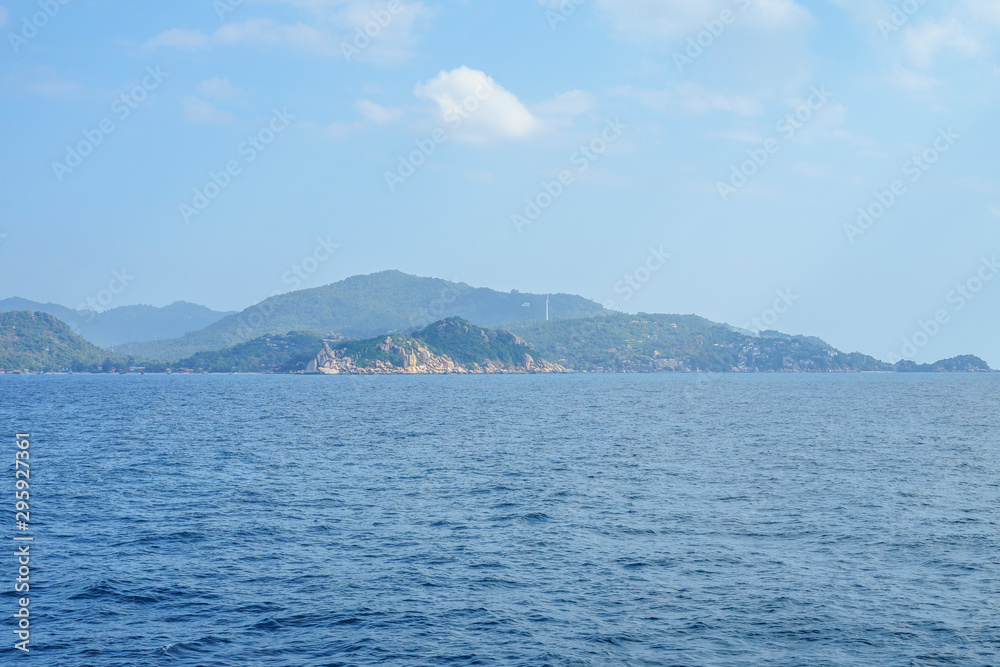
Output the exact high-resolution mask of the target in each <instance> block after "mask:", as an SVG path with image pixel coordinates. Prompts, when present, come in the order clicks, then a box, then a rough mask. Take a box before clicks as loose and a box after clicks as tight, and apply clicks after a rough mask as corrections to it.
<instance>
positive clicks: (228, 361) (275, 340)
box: [151, 331, 323, 373]
mask: <svg viewBox="0 0 1000 667" xmlns="http://www.w3.org/2000/svg"><path fill="white" fill-rule="evenodd" d="M322 347H323V337H322V336H320V335H319V334H313V333H303V332H298V331H293V332H291V333H289V334H286V335H284V336H278V335H267V336H261V337H260V338H258V339H256V340H252V341H249V342H246V343H241V344H239V345H236V346H235V347H230V348H226V349H223V350H218V351H215V352H199V353H197V354H195V355H194V356H192V357H190V358H188V359H184V360H182V361H178V362H176V363H174V364H170V366H171V367H172V368H177V369H181V368H183V369H192V370H195V371H205V372H208V373H294V372H296V371H304V370H305V369H306V366H307V365H308V364H309V362H310V361H312V360H313V359H315V358H316V354H317V353H318V352H319V350H320V349H321V348H322ZM166 365H167V364H163V363H160V364H156V363H155V362H154V363H153V364H152V365H151V367H154V368H158V366H166Z"/></svg>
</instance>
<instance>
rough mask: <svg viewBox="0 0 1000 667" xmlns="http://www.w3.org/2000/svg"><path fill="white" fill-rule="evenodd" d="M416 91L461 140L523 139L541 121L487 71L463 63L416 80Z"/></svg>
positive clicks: (478, 141)
mask: <svg viewBox="0 0 1000 667" xmlns="http://www.w3.org/2000/svg"><path fill="white" fill-rule="evenodd" d="M413 94H414V95H416V96H417V97H419V98H422V99H426V100H430V101H432V102H434V103H435V104H437V106H438V114H439V116H440V118H441V120H442V121H444V122H445V123H446V124H448V126H449V127H451V128H452V130H453V132H452V133H453V136H455V137H456V138H457V139H459V140H460V141H466V142H470V143H486V142H489V141H493V140H497V139H523V138H525V137H528V136H530V135H531V134H532V133H534V132H536V131H537V130H539V129H540V128H541V125H542V123H541V121H539V120H538V119H537V118H536V117H535V116H534V115H532V113H531V112H530V111H528V109H527V107H525V106H524V105H523V104H522V103H521V101H520V100H518V99H517V96H516V95H514V94H513V93H511V92H510V91H508V90H505V89H504V88H503V86H501V85H500V84H498V83H497V82H496V81H494V80H493V78H492V77H490V76H488V75H487V74H486V73H485V72H481V71H479V70H474V69H470V68H468V67H464V66H463V67H459V68H457V69H453V70H451V71H450V72H445V71H442V72H441V73H439V74H438V75H437V76H436V77H435V78H433V79H431V80H430V81H428V82H427V83H419V84H417V86H416V88H415V89H414V91H413Z"/></svg>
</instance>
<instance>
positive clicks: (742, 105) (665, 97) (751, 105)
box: [614, 81, 761, 116]
mask: <svg viewBox="0 0 1000 667" xmlns="http://www.w3.org/2000/svg"><path fill="white" fill-rule="evenodd" d="M614 92H615V93H617V94H619V95H622V96H623V97H628V98H631V99H633V100H635V101H637V102H639V103H640V104H642V105H644V106H647V107H649V108H651V109H653V110H655V111H668V110H671V109H674V110H681V111H686V112H687V113H695V114H705V113H710V112H713V111H725V112H728V113H732V114H736V115H738V116H756V115H758V114H759V113H760V112H761V103H760V101H759V100H757V99H755V98H753V97H747V96H744V95H727V94H725V93H719V92H715V91H711V90H709V89H707V88H706V87H705V86H702V85H701V84H698V83H694V82H690V81H688V82H685V83H681V84H679V85H677V86H676V87H674V88H673V89H668V90H645V89H641V88H634V87H632V86H622V87H620V88H616V89H615V90H614Z"/></svg>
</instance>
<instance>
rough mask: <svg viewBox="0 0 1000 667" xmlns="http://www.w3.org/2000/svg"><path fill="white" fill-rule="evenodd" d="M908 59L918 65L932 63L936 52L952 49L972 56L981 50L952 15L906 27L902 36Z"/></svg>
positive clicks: (963, 26)
mask: <svg viewBox="0 0 1000 667" xmlns="http://www.w3.org/2000/svg"><path fill="white" fill-rule="evenodd" d="M904 43H905V46H906V50H907V52H908V53H909V56H910V60H912V61H913V62H914V63H915V64H916V65H918V66H920V67H929V66H930V65H932V64H933V63H934V58H935V57H936V56H937V54H938V52H940V51H943V50H952V51H955V52H957V53H959V54H960V55H963V56H967V57H968V56H974V55H976V54H978V53H979V52H980V51H981V50H982V46H981V45H980V43H979V41H978V40H977V39H976V38H975V37H973V36H972V35H971V34H970V33H969V31H968V30H967V29H966V27H965V24H964V23H962V22H961V21H960V20H958V19H957V18H955V17H954V16H952V17H949V18H946V19H943V20H941V21H925V22H924V23H922V24H920V25H919V26H916V27H913V28H908V29H907V31H906V36H905V38H904Z"/></svg>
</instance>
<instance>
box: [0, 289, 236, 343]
mask: <svg viewBox="0 0 1000 667" xmlns="http://www.w3.org/2000/svg"><path fill="white" fill-rule="evenodd" d="M13 311H31V312H41V313H48V314H49V315H52V316H53V317H55V318H57V319H58V320H60V321H62V322H64V323H65V324H67V325H69V326H70V328H72V329H73V331H75V332H76V333H78V334H80V336H82V337H83V338H84V339H85V340H87V341H88V342H90V343H93V344H94V345H97V346H98V347H103V348H109V347H112V346H117V345H120V344H122V343H129V342H133V341H136V340H149V341H152V340H155V339H156V338H167V339H169V338H174V337H176V336H182V335H184V334H186V333H189V332H191V331H197V330H200V329H203V328H204V327H206V326H209V325H211V324H212V323H214V322H216V321H218V320H219V319H220V318H222V317H225V316H226V315H228V314H230V313H226V312H222V311H215V310H212V309H210V308H208V307H206V306H202V305H199V304H196V303H191V302H189V301H175V302H173V303H171V304H169V305H167V306H162V307H157V306H150V305H133V306H118V307H116V308H109V309H108V310H104V311H101V312H97V311H94V310H73V309H72V308H67V307H66V306H62V305H59V304H56V303H40V302H37V301H32V300H30V299H24V298H22V297H10V298H7V299H3V300H0V313H3V312H13Z"/></svg>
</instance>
